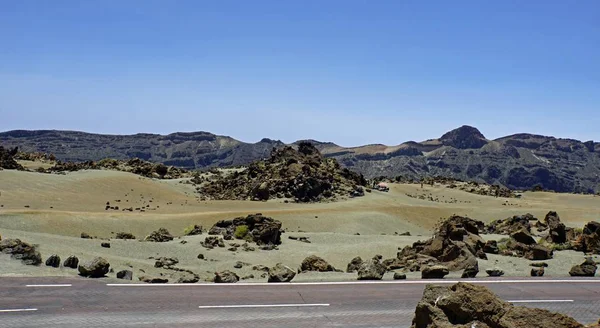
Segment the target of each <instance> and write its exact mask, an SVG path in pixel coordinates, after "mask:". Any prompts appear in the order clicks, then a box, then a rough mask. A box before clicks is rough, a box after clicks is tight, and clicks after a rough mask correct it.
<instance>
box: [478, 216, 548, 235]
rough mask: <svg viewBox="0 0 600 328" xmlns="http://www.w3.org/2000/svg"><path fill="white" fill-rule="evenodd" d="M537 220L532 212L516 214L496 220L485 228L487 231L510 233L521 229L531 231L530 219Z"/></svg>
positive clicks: (502, 233) (500, 233)
mask: <svg viewBox="0 0 600 328" xmlns="http://www.w3.org/2000/svg"><path fill="white" fill-rule="evenodd" d="M533 220H535V221H537V219H536V218H535V217H534V216H533V215H531V214H529V213H528V214H525V215H515V216H512V217H509V218H506V219H501V220H494V221H492V222H490V224H488V225H487V226H486V228H485V230H486V233H493V234H499V235H510V234H513V233H515V232H517V231H520V230H526V231H527V232H531V223H530V221H533Z"/></svg>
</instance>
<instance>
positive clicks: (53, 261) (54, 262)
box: [46, 254, 60, 268]
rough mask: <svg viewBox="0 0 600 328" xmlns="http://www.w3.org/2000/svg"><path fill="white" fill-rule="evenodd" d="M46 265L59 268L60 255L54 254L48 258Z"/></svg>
mask: <svg viewBox="0 0 600 328" xmlns="http://www.w3.org/2000/svg"><path fill="white" fill-rule="evenodd" d="M46 266H50V267H54V268H58V267H59V266H60V256H58V255H56V254H54V255H50V257H49V258H48V259H47V260H46Z"/></svg>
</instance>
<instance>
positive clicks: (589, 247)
mask: <svg viewBox="0 0 600 328" xmlns="http://www.w3.org/2000/svg"><path fill="white" fill-rule="evenodd" d="M572 245H573V249H575V250H576V251H580V252H584V253H591V254H600V223H599V222H596V221H591V222H588V223H587V224H586V225H585V226H584V227H583V232H582V233H581V235H579V236H578V237H576V239H575V241H573V242H572Z"/></svg>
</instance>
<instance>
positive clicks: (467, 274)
mask: <svg viewBox="0 0 600 328" xmlns="http://www.w3.org/2000/svg"><path fill="white" fill-rule="evenodd" d="M478 273H479V263H477V262H476V263H475V264H473V265H469V266H468V267H466V268H465V270H464V271H463V273H462V275H461V278H475V277H476V276H477V274H478Z"/></svg>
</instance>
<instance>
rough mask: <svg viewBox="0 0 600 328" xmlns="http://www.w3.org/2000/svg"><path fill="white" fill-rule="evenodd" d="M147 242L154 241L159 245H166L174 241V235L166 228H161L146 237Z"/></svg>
mask: <svg viewBox="0 0 600 328" xmlns="http://www.w3.org/2000/svg"><path fill="white" fill-rule="evenodd" d="M144 240H145V241H152V242H157V243H164V242H167V241H171V240H173V235H171V234H170V233H169V231H168V230H167V229H165V228H160V229H158V230H156V231H153V232H152V233H151V234H150V235H148V236H146V238H145V239H144Z"/></svg>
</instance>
